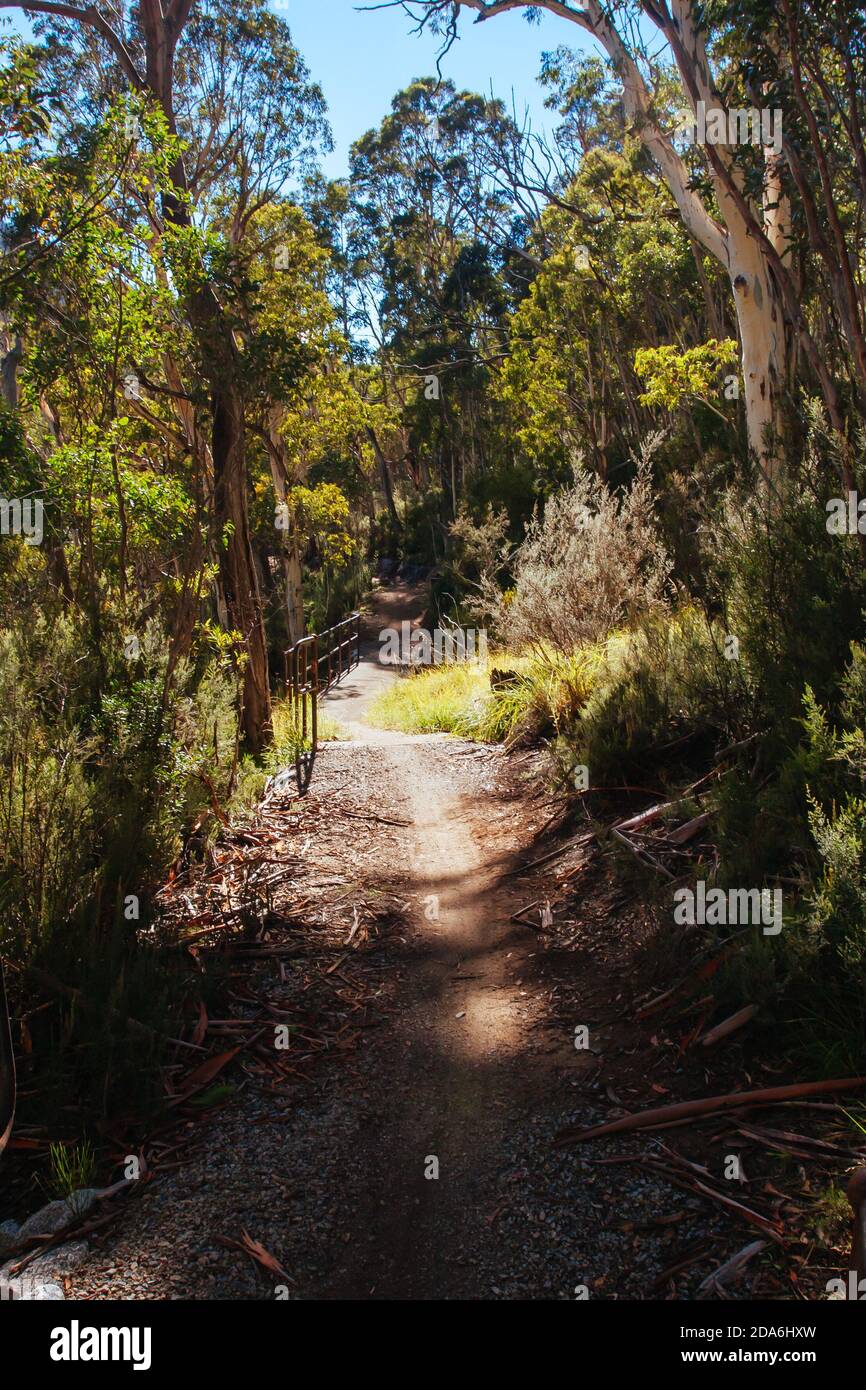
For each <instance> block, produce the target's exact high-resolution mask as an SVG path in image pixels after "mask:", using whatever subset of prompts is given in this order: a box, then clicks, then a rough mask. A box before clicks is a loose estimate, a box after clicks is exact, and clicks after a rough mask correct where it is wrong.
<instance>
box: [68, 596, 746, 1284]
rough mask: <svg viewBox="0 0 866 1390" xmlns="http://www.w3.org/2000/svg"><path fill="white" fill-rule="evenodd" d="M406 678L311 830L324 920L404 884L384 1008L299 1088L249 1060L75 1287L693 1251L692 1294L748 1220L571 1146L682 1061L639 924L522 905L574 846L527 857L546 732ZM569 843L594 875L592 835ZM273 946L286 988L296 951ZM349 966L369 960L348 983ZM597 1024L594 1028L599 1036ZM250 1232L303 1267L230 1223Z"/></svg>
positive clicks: (628, 1152)
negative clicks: (395, 712)
mask: <svg viewBox="0 0 866 1390" xmlns="http://www.w3.org/2000/svg"><path fill="white" fill-rule="evenodd" d="M393 599H394V595H391V599H389V602H391V600H393ZM401 602H402V599H401V596H400V595H399V594H397V595H396V606H395V605H394V603H393V602H392V606H391V608H390V610H389V612H390V613H391V615H392V616H393V615H399V614H400V604H401ZM383 616H384V615H383V612H382V611H379V612H376V613H374V615H373V618H372V622H373V624H375V623H376V622H378V621H380V620H381V619H382V617H383ZM384 625H387V623H385V624H384ZM373 659H374V657H373ZM387 674H388V675H389V676H390V674H391V673H387ZM382 682H383V676H382V673H381V672H376V673H374V674H373V675H370V673H369V672H367V673H366V674H363V673H362V676H361V677H360V678H358V679H357V680H356V682H355V688H356V698H355V700H353V699H352V698H351V696H350V695H349V694H348V693H344V694H343V695H342V696H341V698H340V701H339V702H338V708H337V710H336V711H335V712H336V713H337V717H338V718H340V719H341V721H343V720H345V721H346V722H347V723H348V724H349V725H350V726H351V727H352V731H353V733H355V734H360V735H361V738H360V739H357V738H356V739H355V740H353V741H352V742H344V743H338V744H331V745H328V746H327V747H326V748H325V750H324V751H323V752H322V753H321V754H320V756H319V758H318V760H317V763H316V769H315V776H314V785H313V795H314V796H315V797H316V798H318V799H319V802H318V804H319V806H320V807H321V808H324V809H326V810H327V817H326V818H325V819H323V820H322V821H321V833H319V834H316V835H315V836H313V837H310V836H309V835H307V836H306V843H305V844H304V850H305V851H307V850H308V853H307V856H306V865H307V879H306V880H305V881H306V882H308V883H309V885H310V892H311V894H312V893H313V892H314V890H315V891H317V892H318V894H319V896H318V898H316V899H315V901H316V903H317V911H318V912H319V914H320V916H321V919H322V921H323V922H325V921H326V920H330V917H333V914H335V913H342V914H343V916H342V920H343V921H344V922H347V921H351V920H352V911H353V904H357V903H359V902H363V903H368V902H369V901H370V899H371V895H373V896H375V895H377V894H378V895H380V896H381V897H382V899H383V901H384V900H387V901H388V902H398V903H399V904H400V906H401V912H399V913H397V914H396V916H395V918H394V920H393V922H392V924H391V927H390V930H388V931H387V932H385V933H383V935H382V938H381V941H377V942H376V943H375V945H376V949H374V950H370V951H369V952H368V953H367V954H365V955H364V956H363V959H362V960H361V961H359V962H358V963H357V964H356V965H355V968H356V969H357V970H361V971H363V981H364V988H365V990H366V991H367V993H368V996H369V998H370V999H372V1000H373V1001H374V1002H375V1011H376V1017H373V1018H371V1026H370V1028H369V1029H364V1030H363V1032H362V1034H361V1036H360V1041H359V1042H358V1044H357V1045H356V1046H355V1047H353V1049H352V1050H351V1051H346V1052H345V1053H340V1052H339V1051H334V1052H331V1053H330V1054H329V1055H327V1056H324V1057H323V1058H322V1060H321V1064H320V1065H317V1067H316V1071H315V1074H314V1077H313V1080H312V1084H311V1083H310V1082H307V1081H305V1082H304V1084H303V1085H299V1087H298V1089H297V1090H296V1091H294V1092H293V1093H292V1096H291V1103H290V1104H286V1103H284V1098H280V1097H276V1098H275V1094H274V1092H275V1088H274V1086H273V1085H269V1084H268V1083H267V1080H266V1078H265V1077H263V1078H261V1079H260V1080H257V1078H256V1075H255V1074H250V1072H249V1071H248V1072H247V1078H246V1080H245V1081H244V1082H243V1084H242V1086H240V1088H239V1089H238V1090H237V1092H236V1093H235V1095H234V1097H233V1099H231V1100H230V1102H229V1103H228V1104H227V1105H226V1106H225V1107H224V1108H223V1109H221V1110H219V1111H217V1112H216V1113H214V1114H211V1116H210V1117H209V1118H203V1119H201V1120H197V1121H194V1122H193V1121H191V1122H190V1126H189V1129H190V1134H191V1136H192V1137H193V1141H194V1142H193V1145H192V1149H191V1151H190V1152H189V1153H188V1154H187V1156H186V1157H185V1158H184V1159H183V1161H181V1162H180V1163H179V1165H178V1166H177V1167H175V1168H174V1169H169V1168H166V1169H162V1170H160V1169H159V1168H158V1170H157V1172H156V1175H155V1178H154V1180H153V1181H151V1182H149V1183H148V1184H147V1185H146V1186H145V1189H144V1191H143V1193H142V1195H141V1196H140V1197H139V1198H137V1199H136V1200H135V1201H133V1202H131V1203H130V1205H129V1207H128V1209H127V1211H126V1212H125V1213H124V1215H123V1217H122V1219H121V1221H120V1222H118V1224H117V1226H116V1227H114V1228H113V1229H112V1230H111V1232H110V1233H109V1234H107V1235H106V1236H105V1237H104V1239H103V1241H102V1243H101V1244H100V1245H99V1247H98V1248H96V1247H93V1248H89V1249H88V1247H87V1246H85V1245H83V1244H81V1245H79V1246H77V1247H76V1250H75V1254H74V1257H73V1259H72V1260H71V1261H67V1264H66V1265H65V1267H64V1269H63V1279H64V1281H65V1287H66V1293H67V1297H72V1298H84V1299H152V1298H157V1299H196V1298H204V1299H273V1298H275V1297H276V1298H283V1297H290V1298H293V1299H354V1298H357V1299H369V1298H380V1299H489V1298H493V1299H500V1298H514V1299H543V1298H544V1299H548V1298H552V1299H574V1298H575V1297H580V1296H584V1295H588V1296H590V1297H603V1298H635V1297H643V1296H647V1294H648V1293H651V1291H652V1289H653V1287H654V1285H655V1283H656V1281H658V1279H659V1276H660V1274H662V1272H663V1271H664V1270H665V1269H666V1268H668V1267H670V1266H672V1265H675V1264H677V1262H678V1260H679V1259H681V1258H683V1257H684V1256H685V1257H686V1258H687V1270H686V1273H685V1274H684V1276H683V1279H682V1281H681V1282H680V1284H679V1285H678V1287H677V1294H678V1296H680V1297H682V1296H688V1294H689V1291H690V1290H691V1291H693V1290H694V1289H695V1288H696V1286H697V1283H698V1282H699V1281H700V1278H701V1277H702V1276H703V1275H704V1274H706V1273H707V1271H708V1270H709V1269H712V1268H713V1267H714V1265H715V1264H717V1263H718V1262H719V1255H720V1254H721V1255H724V1254H731V1253H733V1252H734V1251H735V1250H736V1249H738V1248H740V1246H742V1244H744V1243H745V1241H744V1239H743V1237H742V1229H740V1230H731V1228H730V1226H729V1225H727V1224H726V1223H727V1222H728V1218H727V1217H726V1216H725V1214H724V1213H723V1212H721V1210H720V1209H718V1208H716V1209H712V1208H708V1207H707V1205H706V1204H702V1203H701V1202H700V1200H699V1199H696V1198H695V1197H694V1196H692V1195H690V1194H687V1193H683V1192H681V1191H677V1190H676V1189H675V1188H672V1187H671V1186H670V1185H668V1184H667V1183H666V1181H665V1179H664V1177H663V1175H660V1174H659V1173H658V1172H657V1171H653V1170H652V1169H649V1168H646V1169H642V1167H641V1166H640V1162H637V1163H633V1164H627V1165H622V1166H620V1164H613V1165H609V1164H606V1163H604V1162H603V1161H602V1162H600V1160H605V1159H611V1158H617V1159H620V1160H621V1159H623V1158H628V1157H629V1156H632V1157H635V1158H637V1159H639V1158H640V1155H641V1154H644V1153H647V1152H649V1151H650V1148H651V1146H652V1144H653V1142H654V1141H652V1140H650V1139H644V1138H635V1137H633V1136H626V1137H625V1138H624V1139H623V1138H620V1137H619V1136H616V1137H615V1138H614V1139H612V1140H608V1141H603V1142H598V1143H594V1144H593V1145H592V1146H591V1149H589V1148H587V1149H579V1150H575V1149H555V1148H554V1147H553V1146H552V1142H551V1141H552V1140H553V1137H554V1135H555V1133H556V1131H557V1130H558V1129H560V1128H561V1127H563V1126H564V1125H568V1124H575V1123H581V1124H591V1123H594V1122H598V1121H600V1120H604V1119H608V1118H610V1116H611V1113H618V1112H617V1111H616V1110H614V1111H613V1112H612V1106H614V1107H620V1108H621V1107H623V1106H625V1107H627V1108H632V1106H633V1105H635V1104H646V1103H649V1102H651V1100H652V1097H653V1090H652V1089H650V1087H651V1082H650V1080H649V1079H648V1078H647V1077H645V1076H644V1072H645V1071H647V1069H648V1066H649V1064H650V1062H653V1063H654V1062H655V1060H656V1058H655V1057H648V1056H646V1041H645V1039H643V1040H641V1039H640V1038H639V1037H638V1036H637V1035H633V1034H632V1033H629V1032H628V1029H627V1026H626V1025H620V1024H618V1023H617V1022H616V1018H617V1010H618V1006H615V1007H614V1009H613V1012H612V1011H611V1005H612V1004H614V1005H615V993H616V990H617V988H618V984H619V981H620V977H621V970H622V968H623V966H622V961H621V960H620V959H619V956H621V955H622V954H623V952H624V950H625V947H624V944H623V943H624V940H625V938H626V937H629V936H633V935H634V933H635V932H636V931H637V932H639V923H637V924H636V923H635V921H634V919H632V920H630V921H629V922H628V923H620V925H619V927H618V928H617V929H614V928H613V927H612V925H611V913H610V908H609V905H608V904H607V903H606V902H604V901H600V900H599V896H598V894H597V893H593V892H592V891H590V892H588V893H587V896H586V901H585V903H583V904H582V905H578V906H577V907H576V908H573V909H572V910H573V914H574V915H573V916H572V917H571V918H569V919H568V920H566V921H564V922H562V923H560V922H557V923H555V925H554V928H553V930H552V931H549V932H544V933H540V932H539V931H538V930H537V929H536V930H534V929H531V928H530V927H528V926H526V925H522V924H518V923H516V922H514V921H513V920H511V918H512V914H514V913H515V912H516V911H517V910H518V908H520V907H522V906H524V905H525V904H526V903H527V902H528V901H532V900H534V899H536V898H541V899H542V900H543V898H544V896H545V893H550V891H551V886H550V884H551V880H550V874H551V869H550V868H547V869H544V870H542V871H536V873H535V876H534V877H533V876H532V875H531V874H530V875H522V874H515V873H514V872H513V871H514V868H515V865H517V864H519V863H521V862H525V860H526V859H531V858H532V857H533V856H534V855H537V854H538V853H539V845H540V847H541V849H542V850H543V849H544V847H545V844H546V843H547V842H545V841H543V840H540V839H539V834H540V831H541V829H542V827H543V825H544V823H545V822H546V821H547V819H548V816H549V814H550V806H549V805H547V804H545V803H544V802H541V801H539V800H538V799H537V798H538V790H537V789H538V787H539V786H543V782H540V781H539V779H538V776H537V773H538V768H537V765H536V762H535V755H531V754H519V755H517V756H511V757H509V756H507V755H505V754H504V753H503V751H502V750H501V749H499V748H478V747H477V746H475V745H472V744H468V743H463V742H461V741H459V740H455V739H449V738H445V737H438V736H434V737H416V738H412V737H406V736H402V735H382V734H381V733H380V732H378V731H373V730H370V729H369V726H368V725H366V724H365V722H364V719H363V714H364V712H365V708H366V703H367V702H368V701H369V698H370V697H371V689H372V688H373V687H375V688H376V689H378V688H380V687H381V684H382ZM298 820H299V825H298V829H297V837H298V841H299V842H300V840H301V838H302V837H303V836H304V834H305V829H306V827H305V825H304V822H303V816H299V817H298ZM569 863H571V864H572V867H571V868H570V869H568V871H567V873H568V874H569V875H571V876H572V877H573V876H574V875H575V874H577V875H578V876H579V874H580V871H581V867H582V866H581V862H580V858H579V856H578V858H577V859H576V861H575V860H574V859H572V860H571V861H569V860H568V858H566V857H563V858H562V859H561V860H560V861H559V867H560V869H561V868H562V866H563V865H566V866H567V865H568V864H569ZM552 867H553V868H554V869H555V868H557V865H554V866H552ZM540 873H541V874H543V875H544V877H541V876H540ZM347 885H348V889H347ZM329 914H330V917H329ZM533 916H534V917H535V920H536V921H537V913H533ZM355 919H356V920H357V913H356V914H355ZM617 930H618V931H619V933H620V937H618V936H617ZM620 938H622V939H620ZM341 939H342V938H341ZM248 968H249V970H250V971H251V972H253V973H254V975H255V981H256V984H257V987H258V988H261V987H262V984H263V982H264V984H265V986H267V988H270V989H273V990H274V991H275V994H274V996H273V997H274V998H276V999H277V1000H279V991H280V990H284V989H288V988H289V987H290V985H291V971H292V969H293V968H294V963H291V962H290V963H289V965H287V966H281V965H280V964H278V963H277V962H270V961H268V962H265V963H261V962H259V963H257V964H255V965H253V964H250V965H249V967H248ZM347 968H348V967H347ZM287 972H288V974H287ZM326 973H329V972H326ZM251 978H252V975H251ZM344 978H345V979H346V982H347V984H350V983H352V981H354V980H355V978H356V977H355V976H354V975H353V976H352V977H351V979H350V978H349V977H348V976H345V977H344V976H343V975H342V974H341V973H338V974H336V975H334V976H333V977H331V984H332V986H333V987H337V988H341V987H342V986H341V985H339V984H337V985H334V981H337V982H339V981H341V980H342V979H344ZM367 1011H368V1012H369V1009H368V1010H367ZM605 1020H607V1021H605ZM579 1023H587V1024H588V1025H589V1026H590V1031H591V1039H592V1042H591V1050H589V1051H578V1050H576V1048H575V1046H574V1029H575V1027H576V1025H577V1024H579ZM374 1024H378V1025H379V1026H372V1025H374ZM623 1027H626V1031H625V1032H623ZM619 1057H621V1058H622V1059H623V1060H622V1065H621V1068H620V1070H619V1071H618V1070H617V1067H618V1065H619V1064H618V1062H617V1060H616V1059H617V1058H619ZM603 1061H606V1062H607V1069H606V1071H605V1075H604V1079H603V1080H600V1079H599V1076H600V1072H601V1062H603ZM230 1074H231V1073H230V1072H229V1073H227V1075H230ZM617 1077H619V1080H617ZM612 1081H613V1086H619V1087H620V1088H621V1089H622V1094H621V1095H620V1094H617V1092H616V1091H615V1090H614V1089H613V1088H612ZM653 1089H655V1090H658V1089H659V1087H658V1086H657V1085H654V1086H653ZM243 1232H248V1233H249V1235H250V1237H252V1238H253V1239H254V1240H256V1241H259V1242H261V1244H262V1245H263V1246H264V1247H265V1248H266V1250H267V1251H269V1252H270V1254H271V1255H272V1256H274V1257H275V1258H276V1259H277V1260H278V1261H279V1263H280V1265H281V1266H282V1268H283V1269H284V1270H285V1271H286V1273H287V1275H288V1276H289V1279H290V1281H291V1282H287V1281H284V1280H283V1279H282V1277H281V1276H278V1275H265V1274H263V1273H262V1271H261V1269H259V1268H258V1267H256V1266H255V1265H254V1264H253V1263H252V1262H251V1261H250V1260H249V1259H247V1258H246V1257H245V1256H244V1255H242V1254H241V1253H240V1252H238V1250H237V1249H230V1248H226V1247H225V1246H224V1245H223V1244H221V1241H222V1239H223V1238H226V1237H227V1238H229V1239H233V1240H239V1239H240V1238H241V1236H242V1233H243ZM704 1247H706V1249H705V1251H704V1254H703V1256H702V1255H701V1251H702V1249H704ZM711 1247H714V1249H713V1248H711ZM695 1251H697V1252H698V1254H697V1257H695ZM660 1287H661V1288H664V1280H663V1281H662V1285H661V1286H660ZM657 1296H658V1294H657ZM662 1296H664V1295H663V1294H662Z"/></svg>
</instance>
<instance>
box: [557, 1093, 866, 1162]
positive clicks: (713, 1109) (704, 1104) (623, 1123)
mask: <svg viewBox="0 0 866 1390" xmlns="http://www.w3.org/2000/svg"><path fill="white" fill-rule="evenodd" d="M861 1086H866V1076H848V1077H845V1078H844V1080H836V1081H808V1082H798V1083H797V1084H796V1085H794V1086H771V1087H769V1088H768V1089H767V1090H763V1091H733V1092H731V1093H730V1094H729V1095H724V1096H708V1097H706V1098H705V1099H704V1100H685V1101H680V1102H679V1103H678V1104H676V1105H659V1106H655V1107H654V1108H653V1109H652V1110H642V1111H641V1112H640V1113H639V1114H637V1115H623V1116H622V1118H621V1119H619V1120H610V1121H609V1122H608V1123H607V1124H604V1125H593V1126H592V1127H591V1128H590V1129H563V1130H560V1132H559V1133H558V1134H557V1136H556V1138H555V1140H554V1146H555V1147H556V1148H559V1147H561V1146H562V1145H564V1144H579V1143H581V1142H582V1141H583V1140H584V1139H597V1138H599V1137H600V1136H601V1135H602V1134H617V1133H622V1132H623V1131H624V1130H630V1129H651V1128H652V1127H653V1126H654V1125H657V1124H662V1123H664V1122H665V1121H667V1120H681V1119H685V1118H686V1117H691V1116H693V1115H712V1114H716V1113H718V1112H719V1111H721V1110H736V1109H738V1108H739V1107H740V1106H744V1105H774V1104H775V1103H776V1102H777V1101H781V1100H792V1099H794V1097H796V1096H818V1095H826V1094H827V1093H829V1092H831V1091H853V1090H857V1089H858V1088H859V1087H861Z"/></svg>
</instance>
